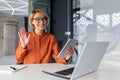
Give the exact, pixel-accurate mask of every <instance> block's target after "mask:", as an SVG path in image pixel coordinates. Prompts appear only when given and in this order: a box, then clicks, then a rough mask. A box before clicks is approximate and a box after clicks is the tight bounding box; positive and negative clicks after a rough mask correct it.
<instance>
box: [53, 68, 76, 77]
mask: <svg viewBox="0 0 120 80" xmlns="http://www.w3.org/2000/svg"><path fill="white" fill-rule="evenodd" d="M73 70H74V67H72V68H68V69H65V70H61V71H58V72H55V73H57V74H60V75H64V76H67V75H69V74H72V72H73Z"/></svg>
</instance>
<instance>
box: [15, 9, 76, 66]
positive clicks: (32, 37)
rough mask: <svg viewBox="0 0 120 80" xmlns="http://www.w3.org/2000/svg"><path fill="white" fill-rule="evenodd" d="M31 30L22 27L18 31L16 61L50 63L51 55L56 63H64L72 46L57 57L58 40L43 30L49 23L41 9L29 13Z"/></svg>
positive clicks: (70, 52)
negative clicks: (64, 53)
mask: <svg viewBox="0 0 120 80" xmlns="http://www.w3.org/2000/svg"><path fill="white" fill-rule="evenodd" d="M29 23H30V25H31V26H32V27H33V28H34V30H33V31H32V32H26V30H25V28H24V27H22V28H21V29H20V32H18V35H19V38H20V41H19V44H18V47H17V49H16V61H17V63H23V64H40V63H51V62H52V57H53V58H54V59H55V61H56V62H58V63H63V64H66V63H67V61H68V60H69V59H70V57H71V56H72V54H73V52H74V49H73V47H71V48H68V49H67V50H66V57H65V58H58V57H57V55H58V54H59V52H60V48H59V46H58V42H57V40H56V38H55V36H54V35H52V34H50V33H47V32H45V30H44V29H45V28H46V26H47V25H48V23H49V19H48V16H47V15H46V13H44V12H43V11H42V10H39V9H36V10H34V11H33V12H32V13H31V14H30V18H29Z"/></svg>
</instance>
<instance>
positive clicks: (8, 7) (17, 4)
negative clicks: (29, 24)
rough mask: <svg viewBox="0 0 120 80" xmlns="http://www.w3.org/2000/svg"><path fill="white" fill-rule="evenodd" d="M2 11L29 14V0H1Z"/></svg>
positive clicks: (13, 13)
mask: <svg viewBox="0 0 120 80" xmlns="http://www.w3.org/2000/svg"><path fill="white" fill-rule="evenodd" d="M0 13H3V14H10V15H19V16H28V0H0Z"/></svg>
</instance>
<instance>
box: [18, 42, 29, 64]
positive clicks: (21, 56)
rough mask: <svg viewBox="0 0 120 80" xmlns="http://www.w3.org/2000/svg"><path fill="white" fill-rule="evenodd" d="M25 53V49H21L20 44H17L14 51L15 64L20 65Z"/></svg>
mask: <svg viewBox="0 0 120 80" xmlns="http://www.w3.org/2000/svg"><path fill="white" fill-rule="evenodd" d="M26 53H27V49H24V48H22V47H21V45H20V42H19V44H18V47H17V49H16V61H17V63H22V62H23V61H24V57H25V55H26Z"/></svg>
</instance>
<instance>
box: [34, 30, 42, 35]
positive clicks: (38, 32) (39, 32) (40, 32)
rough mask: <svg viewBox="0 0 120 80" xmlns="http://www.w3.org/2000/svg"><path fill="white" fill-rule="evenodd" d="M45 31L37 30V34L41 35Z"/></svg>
mask: <svg viewBox="0 0 120 80" xmlns="http://www.w3.org/2000/svg"><path fill="white" fill-rule="evenodd" d="M43 32H44V30H35V34H36V35H41V34H42V33H43Z"/></svg>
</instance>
